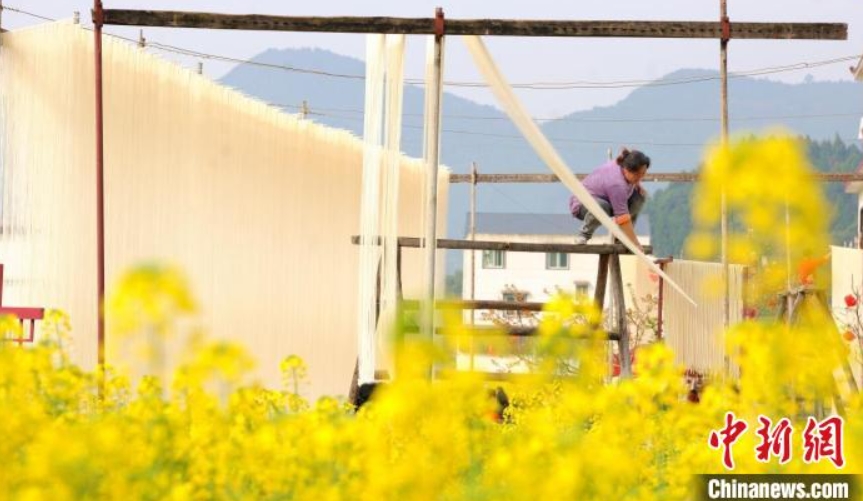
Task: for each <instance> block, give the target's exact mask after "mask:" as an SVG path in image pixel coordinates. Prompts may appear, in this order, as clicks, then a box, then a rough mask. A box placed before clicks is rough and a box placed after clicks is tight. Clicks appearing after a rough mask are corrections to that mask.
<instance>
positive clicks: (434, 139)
mask: <svg viewBox="0 0 863 501" xmlns="http://www.w3.org/2000/svg"><path fill="white" fill-rule="evenodd" d="M443 36H444V15H443V9H442V8H440V7H438V8H437V9H435V44H434V70H433V74H432V85H431V86H430V87H427V88H426V92H430V93H431V94H430V99H431V106H430V108H429V111H430V113H431V116H430V117H428V118H427V120H428V121H427V124H428V130H429V133H428V134H427V136H426V141H427V144H426V148H427V150H426V152H427V155H428V159H427V161H428V165H427V168H428V177H427V186H426V191H427V198H426V234H425V245H426V252H425V257H426V263H425V278H426V284H425V285H426V291H425V302H424V308H423V315H422V333H423V335H424V336H425V337H426V338H427V339H428V340H429V341H433V340H434V296H435V254H436V249H437V177H438V154H439V153H440V151H439V150H440V138H439V134H440V121H441V116H440V115H441V99H440V97H441V93H440V89H441V84H442V81H443V68H442V66H443V65H442V60H443Z"/></svg>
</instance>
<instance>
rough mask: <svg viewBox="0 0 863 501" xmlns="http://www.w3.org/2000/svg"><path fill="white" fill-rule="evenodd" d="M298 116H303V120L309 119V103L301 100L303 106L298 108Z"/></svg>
mask: <svg viewBox="0 0 863 501" xmlns="http://www.w3.org/2000/svg"><path fill="white" fill-rule="evenodd" d="M300 114H301V115H302V116H303V120H305V119H306V118H308V117H309V102H308V101H306V100H305V99H303V106H302V107H301V108H300Z"/></svg>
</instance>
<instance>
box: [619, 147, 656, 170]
mask: <svg viewBox="0 0 863 501" xmlns="http://www.w3.org/2000/svg"><path fill="white" fill-rule="evenodd" d="M617 165H619V166H621V167H623V168H624V169H626V170H628V171H630V172H638V171H639V170H640V169H641V166H642V165H646V166H647V168H648V169H649V168H650V157H649V156H647V155H645V154H644V153H642V152H640V151H638V150H632V151H629V150H628V149H626V148H623V149H622V150H620V155H618V156H617Z"/></svg>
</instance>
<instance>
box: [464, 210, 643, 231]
mask: <svg viewBox="0 0 863 501" xmlns="http://www.w3.org/2000/svg"><path fill="white" fill-rule="evenodd" d="M466 221H467V222H466V223H465V231H464V233H465V235H469V234H470V214H468V215H467V219H466ZM579 228H581V221H579V220H578V219H575V218H574V217H572V215H570V214H559V213H558V214H531V213H518V212H477V213H476V232H477V233H484V234H486V235H575V234H576V233H577V232H578V230H579ZM607 234H608V230H606V229H605V228H602V227H600V228H599V229H598V230H596V233H595V234H594V235H596V236H599V235H607ZM635 234H636V235H640V236H649V235H650V218H648V217H647V214H641V215H639V216H638V222H637V223H636V225H635Z"/></svg>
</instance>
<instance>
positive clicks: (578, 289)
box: [575, 280, 590, 294]
mask: <svg viewBox="0 0 863 501" xmlns="http://www.w3.org/2000/svg"><path fill="white" fill-rule="evenodd" d="M588 292H590V282H587V281H584V280H577V281H576V282H575V293H576V294H587V293H588Z"/></svg>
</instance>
